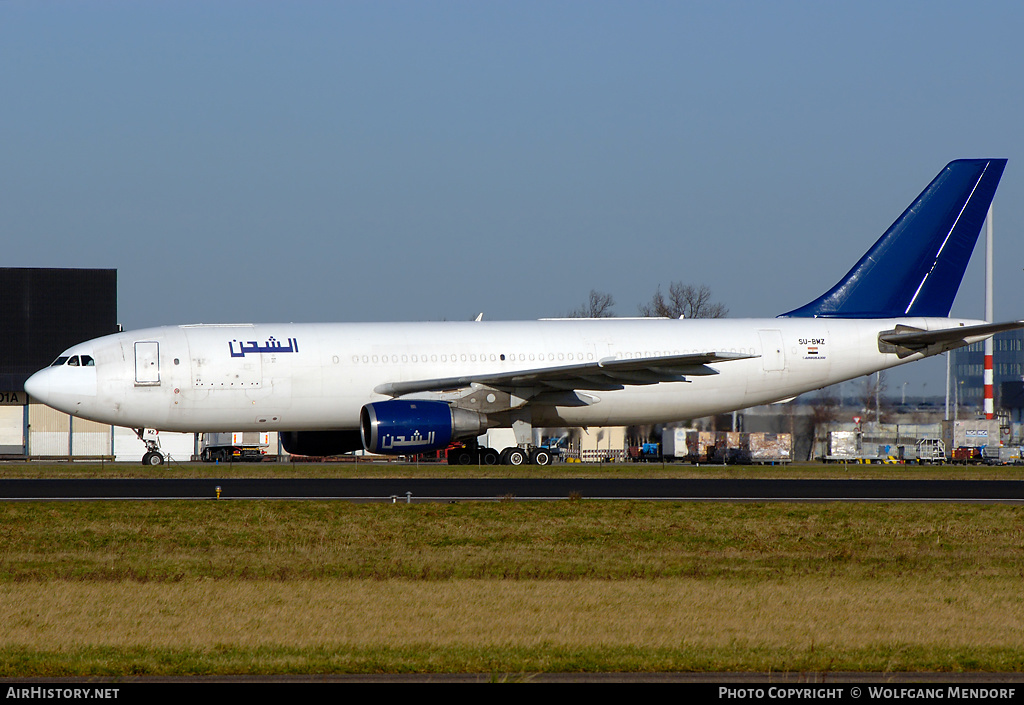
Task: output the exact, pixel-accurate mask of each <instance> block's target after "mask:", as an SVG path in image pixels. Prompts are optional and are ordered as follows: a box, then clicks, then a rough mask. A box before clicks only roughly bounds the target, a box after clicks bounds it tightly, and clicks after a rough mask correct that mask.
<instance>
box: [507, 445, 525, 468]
mask: <svg viewBox="0 0 1024 705" xmlns="http://www.w3.org/2000/svg"><path fill="white" fill-rule="evenodd" d="M505 452H506V453H507V454H508V455H506V457H505V464H506V465H525V464H526V462H527V458H526V453H524V452H523V451H522V450H520V449H519V448H506V449H505Z"/></svg>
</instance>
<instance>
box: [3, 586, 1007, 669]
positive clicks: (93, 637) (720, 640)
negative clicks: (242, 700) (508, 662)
mask: <svg viewBox="0 0 1024 705" xmlns="http://www.w3.org/2000/svg"><path fill="white" fill-rule="evenodd" d="M0 624H3V630H2V633H0V648H10V647H16V648H27V649H31V650H44V651H45V650H61V649H69V648H76V647H81V646H111V647H122V648H123V647H150V648H197V649H212V648H216V647H223V646H231V647H238V648H255V647H263V646H288V647H298V648H308V647H322V646H330V645H345V646H354V647H376V646H386V647H392V648H402V647H407V646H411V645H416V644H424V643H429V644H431V645H433V646H436V647H442V648H443V647H453V646H460V647H490V646H505V647H508V646H514V647H527V648H531V647H541V646H562V647H573V648H593V647H603V646H617V647H622V646H624V647H639V648H645V649H661V648H669V649H673V648H676V649H677V648H681V647H684V646H686V647H699V648H707V649H713V648H721V647H726V646H730V645H733V646H739V645H742V646H743V647H745V648H758V647H770V648H785V649H806V648H808V647H813V646H815V645H818V646H826V645H829V644H833V645H842V646H843V647H844V648H850V649H859V648H866V647H870V646H871V645H873V644H904V645H908V646H916V647H943V648H969V649H970V648H990V647H996V648H1001V647H1010V648H1016V647H1020V646H1022V641H1024V638H1022V636H1021V635H1022V634H1024V598H1022V596H1021V591H1020V585H1019V582H1018V581H1017V580H1015V579H1008V578H1003V579H993V578H978V579H975V580H966V581H955V582H954V581H946V580H919V579H915V580H903V579H887V580H880V581H873V582H864V581H848V580H839V581H835V580H829V579H825V578H822V577H820V576H809V577H790V578H787V579H785V580H778V581H765V582H746V583H743V584H737V583H735V582H730V581H723V580H699V579H688V578H670V579H658V580H618V581H607V580H572V581H559V580H535V581H502V580H452V581H407V580H386V581H376V580H324V581H289V582H287V583H282V582H273V581H262V580H258V581H239V580H230V581H214V580H188V581H183V582H179V583H174V584H153V583H142V584H140V583H106V584H95V583H83V582H52V583H47V584H43V585H39V584H26V583H16V584H3V585H0Z"/></svg>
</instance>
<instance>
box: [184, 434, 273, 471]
mask: <svg viewBox="0 0 1024 705" xmlns="http://www.w3.org/2000/svg"><path fill="white" fill-rule="evenodd" d="M199 445H200V450H199V458H200V460H202V461H203V462H204V463H213V462H218V461H219V462H222V463H223V462H227V461H236V462H256V463H258V462H260V461H262V460H263V456H265V455H266V454H267V448H269V447H270V434H269V433H261V432H259V431H244V432H243V431H236V432H234V433H204V434H203V438H202V440H201V441H200V444H199Z"/></svg>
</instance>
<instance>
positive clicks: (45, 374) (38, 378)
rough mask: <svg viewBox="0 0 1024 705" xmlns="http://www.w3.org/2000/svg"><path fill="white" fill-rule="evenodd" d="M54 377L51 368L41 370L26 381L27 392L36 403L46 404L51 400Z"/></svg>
mask: <svg viewBox="0 0 1024 705" xmlns="http://www.w3.org/2000/svg"><path fill="white" fill-rule="evenodd" d="M52 377H53V375H52V374H50V368H49V367H47V368H45V369H42V370H39V371H38V372H36V373H35V374H34V375H32V376H31V377H29V378H28V379H27V380H25V391H26V392H28V395H29V396H30V397H32V398H33V399H35V400H36V401H41V402H42V403H44V404H46V403H47V401H48V400H49V399H50V384H51V381H52Z"/></svg>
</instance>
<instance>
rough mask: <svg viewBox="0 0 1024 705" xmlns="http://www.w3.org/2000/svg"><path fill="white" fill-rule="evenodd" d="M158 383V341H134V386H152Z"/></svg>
mask: <svg viewBox="0 0 1024 705" xmlns="http://www.w3.org/2000/svg"><path fill="white" fill-rule="evenodd" d="M159 384H160V343H158V342H156V341H144V342H137V343H135V386H136V387H152V386H157V385H159Z"/></svg>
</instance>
